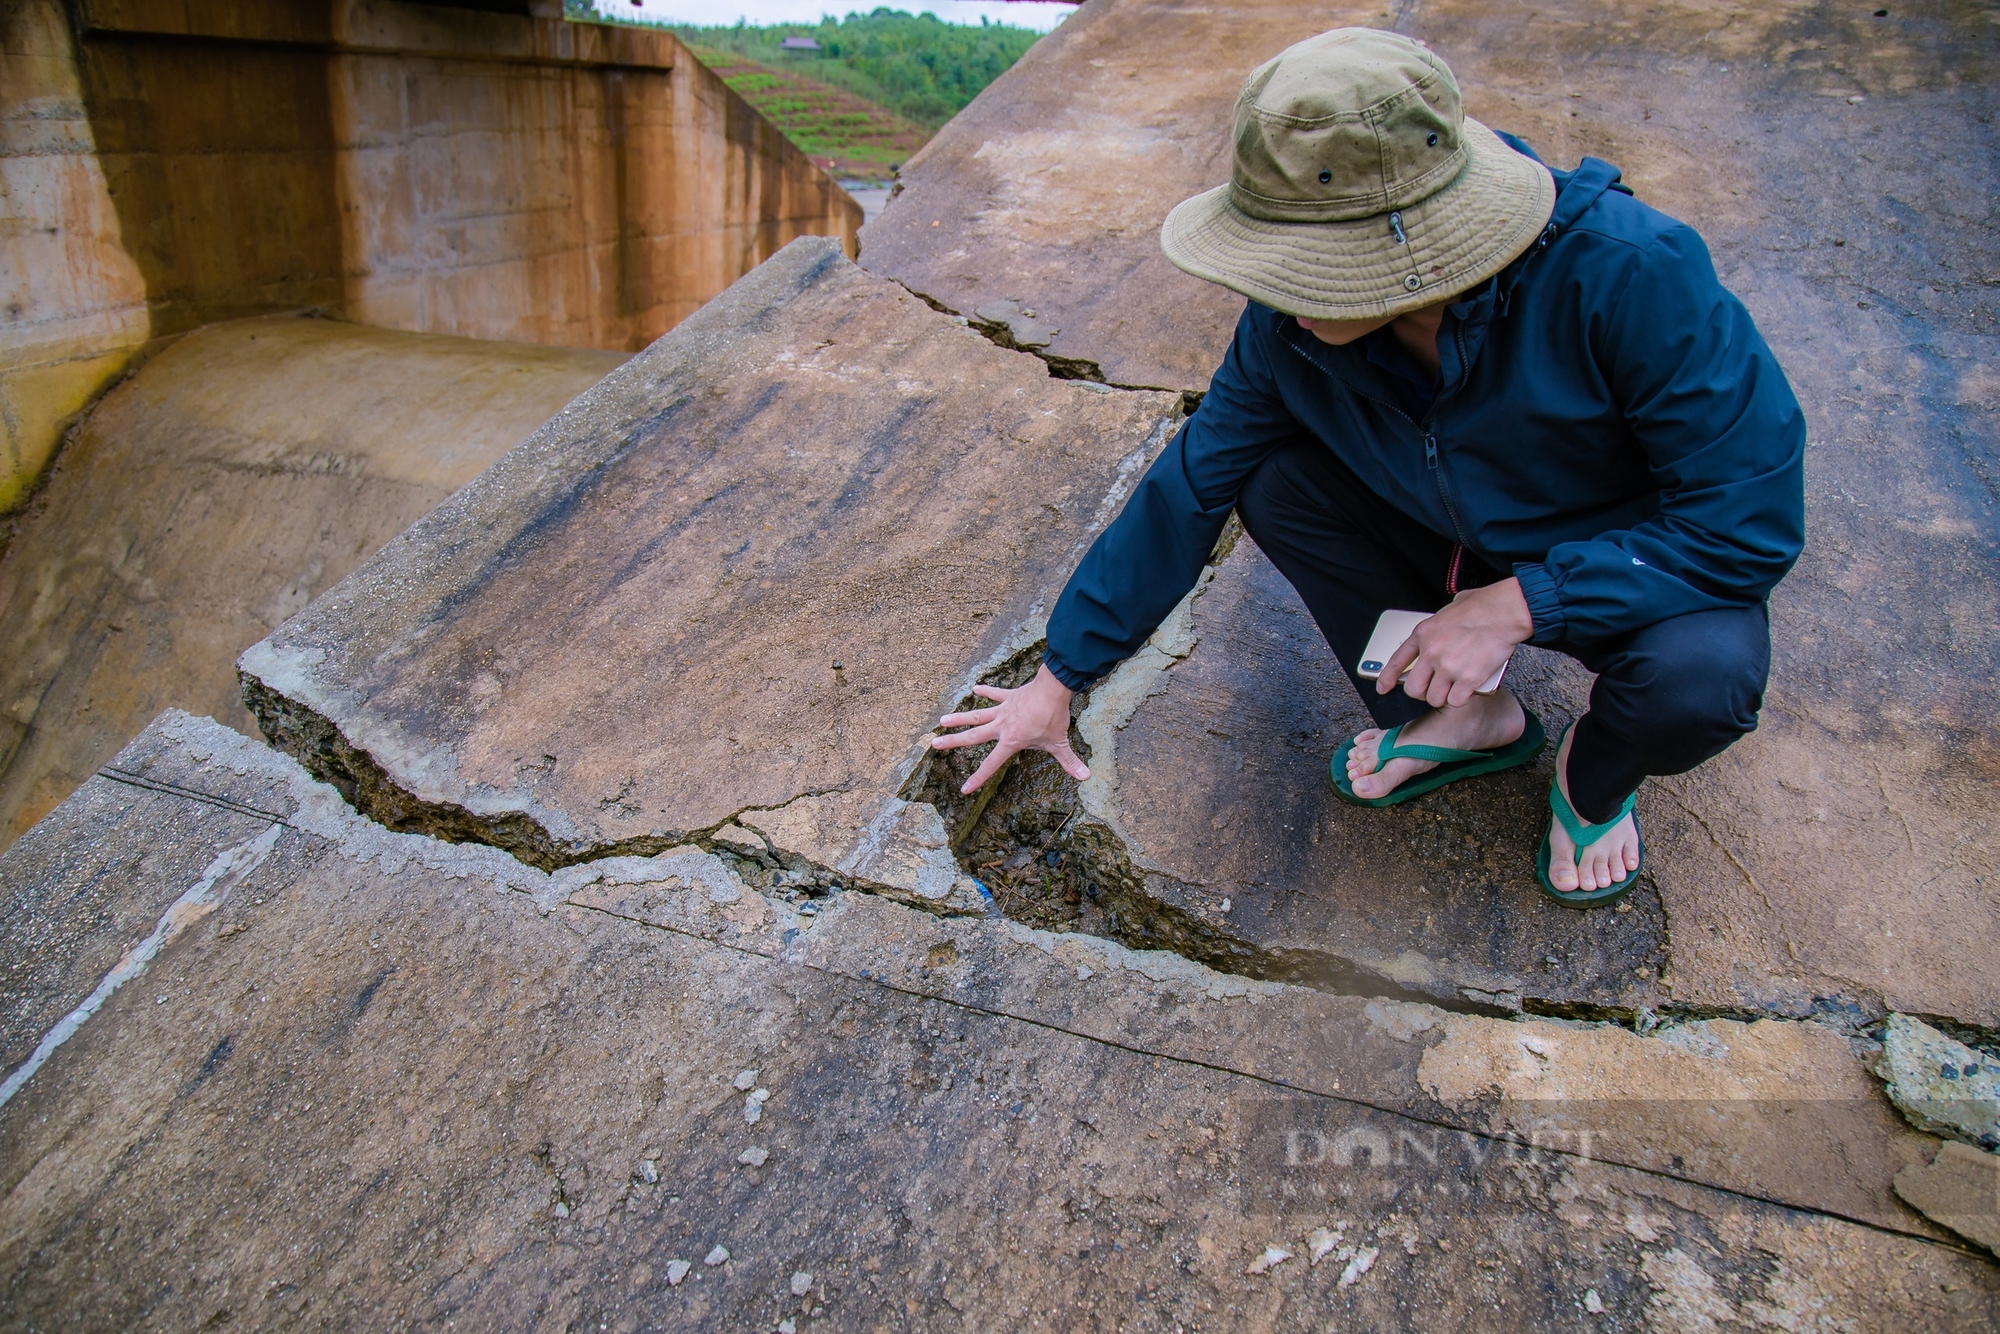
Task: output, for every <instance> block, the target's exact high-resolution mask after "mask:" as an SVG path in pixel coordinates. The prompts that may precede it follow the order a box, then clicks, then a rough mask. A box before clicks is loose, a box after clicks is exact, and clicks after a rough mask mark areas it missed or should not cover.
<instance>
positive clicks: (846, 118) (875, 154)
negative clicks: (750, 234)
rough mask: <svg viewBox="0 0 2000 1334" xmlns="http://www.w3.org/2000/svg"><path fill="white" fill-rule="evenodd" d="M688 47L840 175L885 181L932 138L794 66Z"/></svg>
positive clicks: (815, 158) (927, 132)
mask: <svg viewBox="0 0 2000 1334" xmlns="http://www.w3.org/2000/svg"><path fill="white" fill-rule="evenodd" d="M690 49H691V50H693V51H694V53H695V56H696V58H697V59H699V60H700V61H701V63H702V64H704V65H706V66H708V67H709V68H710V69H712V70H714V71H715V72H716V73H717V74H719V75H721V76H722V80H723V82H724V83H726V84H728V85H729V86H730V87H731V88H732V89H734V90H735V91H736V92H737V93H738V94H739V95H740V96H741V97H742V98H743V100H744V101H746V102H748V103H749V104H750V105H751V106H753V107H756V108H757V110H758V111H760V112H762V113H763V114H764V115H765V116H766V117H767V118H768V119H769V120H770V121H771V122H772V123H773V124H775V125H776V126H777V127H778V128H779V129H781V130H783V131H784V132H785V136H786V137H787V138H789V139H790V140H791V141H792V142H793V143H795V144H797V145H798V146H799V148H800V149H801V150H803V151H804V152H805V153H806V154H807V155H808V156H809V157H811V158H812V159H813V161H814V162H817V163H818V164H819V165H820V166H823V167H825V168H826V169H827V170H828V171H829V172H830V173H831V174H832V175H834V176H835V177H837V178H839V179H841V180H850V181H870V182H876V181H879V182H883V183H887V182H888V181H889V180H890V179H891V178H892V177H893V175H894V174H895V171H894V169H895V168H896V167H897V166H898V165H899V164H901V163H902V162H905V161H907V160H908V159H909V157H910V155H911V154H912V153H914V152H916V151H917V150H918V149H919V148H921V147H923V145H924V141H925V140H927V139H929V138H930V137H931V131H930V130H929V129H928V128H927V127H925V126H923V125H919V124H917V123H916V122H915V121H913V120H910V119H909V118H908V117H905V116H899V115H897V114H896V113H895V112H893V111H891V110H889V109H888V108H886V107H884V106H881V105H880V104H878V103H875V102H871V101H869V100H868V99H867V98H864V97H860V96H857V95H856V94H854V93H850V92H847V91H845V90H843V89H839V88H833V87H829V86H828V85H827V84H824V83H821V82H819V81H818V80H816V79H810V78H807V77H806V76H805V75H803V74H800V73H798V72H796V71H794V70H790V69H782V68H776V67H773V66H771V65H767V64H764V63H762V62H760V61H756V60H751V59H748V58H747V57H744V56H740V55H737V54H734V53H733V52H729V51H721V50H717V49H715V48H713V47H704V46H693V47H691V48H690Z"/></svg>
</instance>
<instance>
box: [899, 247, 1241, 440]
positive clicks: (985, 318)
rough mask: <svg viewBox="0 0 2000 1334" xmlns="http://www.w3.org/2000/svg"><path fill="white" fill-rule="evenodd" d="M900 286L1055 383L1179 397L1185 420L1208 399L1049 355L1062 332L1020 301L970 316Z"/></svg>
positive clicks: (1057, 354)
mask: <svg viewBox="0 0 2000 1334" xmlns="http://www.w3.org/2000/svg"><path fill="white" fill-rule="evenodd" d="M894 281H895V282H896V285H897V286H898V287H901V288H902V289H903V290H904V291H906V292H908V293H909V294H910V295H911V296H913V297H915V298H916V299H917V300H919V301H921V302H923V303H924V304H925V305H926V306H929V307H930V308H931V309H932V310H934V311H936V312H937V313H938V314H940V315H948V316H950V317H951V318H952V319H954V320H957V321H958V322H959V323H960V324H963V325H964V326H966V327H967V328H968V329H971V330H972V331H973V332H974V333H977V334H980V335H982V336H983V337H984V338H985V339H986V340H987V341H988V342H990V343H992V344H993V345H994V346H995V347H1000V348H1005V349H1006V350H1007V351H1009V352H1019V353H1022V354H1024V355H1027V356H1031V357H1035V358H1037V359H1038V360H1040V361H1041V362H1042V364H1043V365H1045V366H1047V367H1048V370H1049V378H1050V379H1053V380H1075V381H1079V382H1081V383H1083V384H1095V385H1102V386H1104V387H1105V388H1106V389H1120V390H1128V391H1133V392H1141V393H1160V394H1179V395H1180V396H1181V416H1183V417H1189V416H1192V415H1193V414H1194V410H1195V409H1196V408H1198V407H1200V406H1201V400H1202V397H1203V395H1204V392H1205V391H1203V390H1200V389H1182V388H1173V387H1169V386H1166V385H1157V384H1122V383H1119V382H1117V381H1114V380H1109V379H1106V378H1105V375H1104V367H1103V366H1102V365H1100V364H1099V363H1097V362H1095V361H1092V360H1090V359H1089V358H1087V357H1070V356H1064V355H1063V354H1062V353H1060V352H1051V351H1049V344H1050V343H1052V342H1053V341H1054V340H1055V337H1056V335H1057V334H1059V333H1061V332H1062V331H1061V330H1060V329H1056V328H1054V327H1052V326H1049V325H1045V324H1043V323H1042V322H1041V318H1040V316H1039V315H1037V314H1036V312H1035V311H1034V310H1033V309H1032V308H1029V307H1025V306H1022V305H1021V304H1020V303H1019V302H1016V301H1000V302H995V303H993V304H991V305H986V306H980V307H978V308H977V309H975V310H974V311H973V313H972V314H970V315H967V314H965V313H964V312H963V311H959V310H954V309H952V308H951V307H950V306H948V305H946V304H945V303H944V302H942V301H939V300H938V299H937V298H936V297H934V296H931V295H930V294H929V293H927V292H919V291H918V290H917V289H916V288H914V287H912V286H910V285H909V284H908V283H906V282H903V281H902V280H901V279H895V280H894Z"/></svg>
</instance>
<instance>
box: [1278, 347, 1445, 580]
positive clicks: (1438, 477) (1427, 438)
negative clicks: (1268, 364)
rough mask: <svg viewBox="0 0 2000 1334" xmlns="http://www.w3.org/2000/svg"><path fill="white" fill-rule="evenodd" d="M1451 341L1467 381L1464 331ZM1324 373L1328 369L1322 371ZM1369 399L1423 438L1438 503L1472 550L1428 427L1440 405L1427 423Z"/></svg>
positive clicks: (1311, 358)
mask: <svg viewBox="0 0 2000 1334" xmlns="http://www.w3.org/2000/svg"><path fill="white" fill-rule="evenodd" d="M1451 338H1452V342H1453V344H1454V345H1456V346H1457V348H1458V367H1459V371H1458V373H1459V378H1460V379H1461V380H1463V379H1464V378H1465V331H1464V329H1462V328H1455V329H1453V330H1452V331H1451ZM1295 348H1296V345H1295ZM1296 350H1297V351H1299V352H1300V353H1301V354H1302V355H1304V356H1305V358H1306V360H1307V361H1311V362H1313V363H1314V364H1315V365H1318V364H1319V363H1318V359H1317V358H1316V357H1314V356H1313V354H1312V353H1311V352H1309V351H1307V350H1306V349H1304V348H1296ZM1322 369H1326V368H1325V367H1322ZM1335 374H1336V375H1337V372H1335ZM1366 397H1367V398H1369V399H1371V400H1372V401H1374V402H1375V403H1378V404H1380V405H1381V406H1383V407H1385V408H1387V409H1389V411H1391V412H1393V413H1395V414H1396V415H1397V416H1398V417H1401V418H1402V419H1403V420H1404V421H1406V422H1408V423H1409V424H1410V425H1411V426H1412V427H1414V428H1415V429H1416V430H1417V432H1418V433H1419V434H1420V435H1422V436H1423V438H1424V466H1425V467H1427V468H1429V469H1430V470H1431V477H1432V478H1433V479H1434V480H1435V481H1436V482H1437V489H1438V499H1439V500H1440V501H1442V502H1444V512H1445V515H1446V516H1447V517H1448V518H1450V520H1451V531H1452V533H1453V534H1454V535H1455V536H1456V537H1457V538H1458V544H1459V545H1460V546H1462V547H1469V546H1471V545H1472V539H1470V538H1468V537H1467V536H1466V535H1465V522H1464V520H1462V519H1461V518H1460V517H1459V514H1458V505H1457V503H1456V502H1454V501H1453V500H1452V498H1451V490H1450V488H1448V487H1447V486H1445V484H1444V472H1443V470H1442V469H1440V468H1439V467H1438V442H1437V435H1436V434H1435V433H1434V432H1433V431H1432V430H1431V428H1430V427H1429V426H1428V425H1426V424H1425V423H1427V422H1429V421H1430V420H1431V419H1432V418H1434V417H1436V416H1437V403H1432V405H1431V410H1430V411H1429V412H1427V413H1425V414H1424V420H1423V421H1421V422H1420V421H1418V420H1417V419H1416V418H1415V417H1412V416H1411V415H1410V414H1409V413H1407V412H1405V411H1403V410H1402V409H1401V408H1399V407H1397V406H1396V405H1395V404H1394V403H1391V402H1389V401H1388V400H1387V399H1383V398H1376V397H1375V395H1373V394H1368V395H1366ZM1444 397H1445V396H1444V395H1443V394H1440V395H1438V398H1439V400H1440V401H1442V399H1443V398H1444Z"/></svg>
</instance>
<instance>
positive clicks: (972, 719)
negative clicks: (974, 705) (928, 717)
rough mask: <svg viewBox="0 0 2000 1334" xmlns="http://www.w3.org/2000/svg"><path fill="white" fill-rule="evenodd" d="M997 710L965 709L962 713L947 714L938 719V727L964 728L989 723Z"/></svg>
mask: <svg viewBox="0 0 2000 1334" xmlns="http://www.w3.org/2000/svg"><path fill="white" fill-rule="evenodd" d="M998 712H1000V710H998V709H967V710H966V711H965V712H964V713H947V714H946V715H945V716H944V717H942V718H940V719H938V726H939V727H964V726H965V725H966V724H968V723H984V722H990V721H992V719H993V715H994V714H996V713H998Z"/></svg>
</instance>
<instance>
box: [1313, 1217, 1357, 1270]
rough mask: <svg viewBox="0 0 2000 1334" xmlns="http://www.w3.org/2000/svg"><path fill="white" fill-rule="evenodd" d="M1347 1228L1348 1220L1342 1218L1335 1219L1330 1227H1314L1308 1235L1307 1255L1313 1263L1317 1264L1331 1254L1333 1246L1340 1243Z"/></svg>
mask: <svg viewBox="0 0 2000 1334" xmlns="http://www.w3.org/2000/svg"><path fill="white" fill-rule="evenodd" d="M1346 1230H1347V1224H1346V1222H1345V1221H1340V1220H1337V1221H1335V1223H1334V1225H1333V1226H1332V1227H1330V1228H1327V1227H1320V1228H1314V1229H1313V1230H1312V1232H1311V1233H1310V1234H1309V1235H1308V1236H1307V1237H1306V1256H1307V1258H1308V1259H1309V1260H1310V1261H1311V1263H1312V1264H1314V1265H1315V1266H1316V1265H1318V1264H1319V1262H1320V1261H1321V1260H1324V1259H1326V1257H1327V1256H1328V1255H1331V1254H1332V1253H1333V1248H1334V1247H1336V1246H1338V1245H1340V1237H1341V1234H1342V1233H1343V1232H1345V1231H1346Z"/></svg>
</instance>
